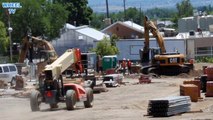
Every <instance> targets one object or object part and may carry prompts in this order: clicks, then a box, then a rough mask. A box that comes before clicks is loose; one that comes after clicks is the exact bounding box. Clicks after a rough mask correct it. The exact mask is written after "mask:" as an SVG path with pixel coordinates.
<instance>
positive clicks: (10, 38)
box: [8, 14, 13, 62]
mask: <svg viewBox="0 0 213 120" xmlns="http://www.w3.org/2000/svg"><path fill="white" fill-rule="evenodd" d="M12 31H13V28H12V27H11V25H10V14H8V32H9V40H10V61H11V62H12V61H13V51H12V45H13V44H12V43H13V42H12V37H11V32H12Z"/></svg>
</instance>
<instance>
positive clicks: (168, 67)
mask: <svg viewBox="0 0 213 120" xmlns="http://www.w3.org/2000/svg"><path fill="white" fill-rule="evenodd" d="M144 31H145V33H144V37H145V42H144V48H143V49H142V50H140V55H141V62H142V64H143V65H144V66H143V67H142V70H141V72H142V73H144V74H149V73H155V74H159V75H162V74H164V75H177V74H180V73H188V72H189V71H190V69H191V68H192V67H191V66H193V64H188V63H185V56H184V55H183V54H180V53H178V52H166V48H165V45H164V39H163V36H162V35H161V33H160V32H159V31H158V29H157V27H156V26H155V24H154V23H153V22H152V21H150V20H148V17H147V16H145V18H144ZM149 31H150V32H151V33H152V34H153V36H154V37H155V38H156V40H157V43H158V45H159V48H160V50H159V49H150V47H149V37H150V36H149ZM150 53H151V55H150ZM149 56H151V64H149V61H150V60H149ZM144 63H145V64H144Z"/></svg>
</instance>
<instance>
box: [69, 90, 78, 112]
mask: <svg viewBox="0 0 213 120" xmlns="http://www.w3.org/2000/svg"><path fill="white" fill-rule="evenodd" d="M76 101H77V98H76V93H75V91H74V90H67V93H66V106H67V110H74V109H75V107H76V106H75V104H76Z"/></svg>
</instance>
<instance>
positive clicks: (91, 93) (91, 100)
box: [84, 88, 93, 108]
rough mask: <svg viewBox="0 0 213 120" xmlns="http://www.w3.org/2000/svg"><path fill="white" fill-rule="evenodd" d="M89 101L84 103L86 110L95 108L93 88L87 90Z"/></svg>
mask: <svg viewBox="0 0 213 120" xmlns="http://www.w3.org/2000/svg"><path fill="white" fill-rule="evenodd" d="M85 91H86V96H87V100H86V101H84V107H85V108H91V107H92V106H93V90H92V89H91V88H85Z"/></svg>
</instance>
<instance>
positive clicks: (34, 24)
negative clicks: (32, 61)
mask: <svg viewBox="0 0 213 120" xmlns="http://www.w3.org/2000/svg"><path fill="white" fill-rule="evenodd" d="M11 1H15V0H11ZM20 4H21V6H22V8H20V9H17V10H16V13H15V14H11V15H10V18H11V19H10V21H11V27H12V28H13V32H12V39H13V42H20V40H21V39H22V38H23V37H24V36H26V34H27V32H28V31H29V29H31V32H32V35H33V36H42V35H43V36H46V37H47V39H52V38H55V37H57V36H59V33H60V32H59V30H60V28H62V27H63V25H64V24H65V23H66V20H67V18H68V14H67V11H66V7H65V6H63V5H62V4H59V3H50V2H48V1H47V0H21V1H20ZM5 13H6V9H4V12H2V13H0V16H1V17H2V18H4V22H5V23H6V22H7V21H8V17H7V16H5Z"/></svg>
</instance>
